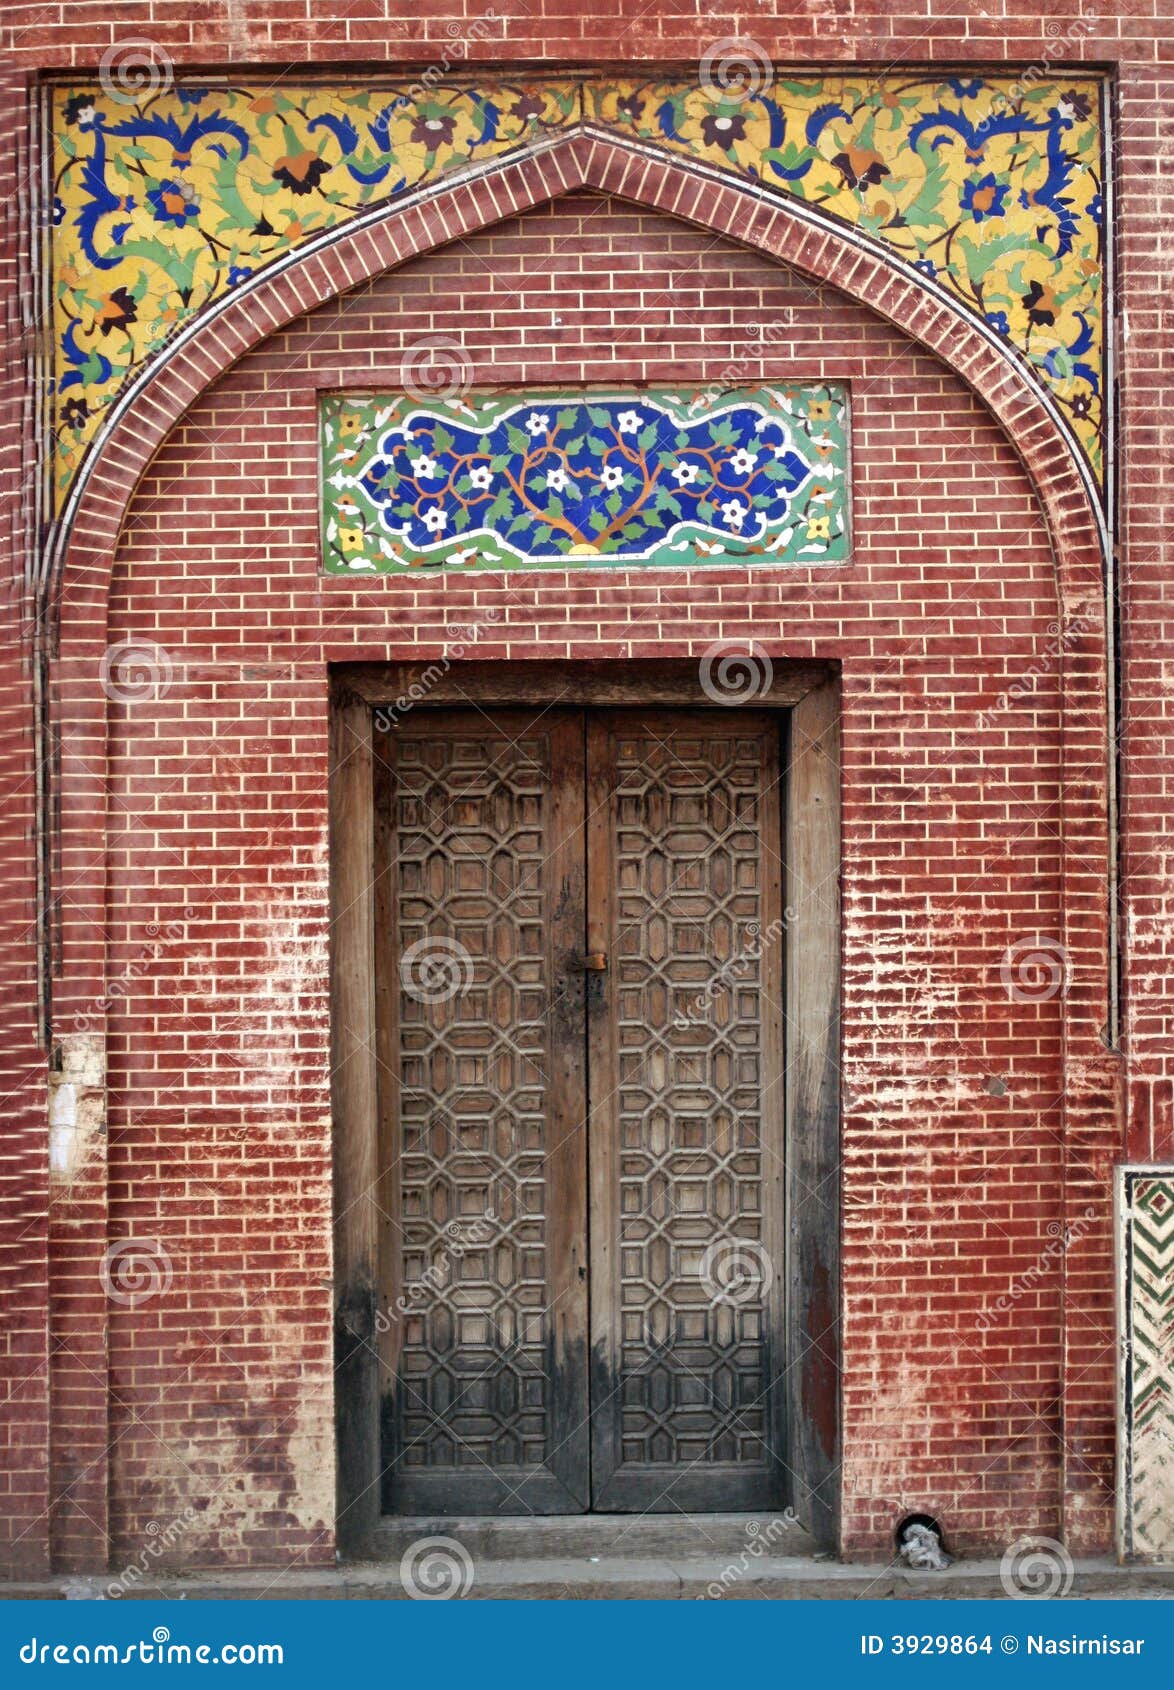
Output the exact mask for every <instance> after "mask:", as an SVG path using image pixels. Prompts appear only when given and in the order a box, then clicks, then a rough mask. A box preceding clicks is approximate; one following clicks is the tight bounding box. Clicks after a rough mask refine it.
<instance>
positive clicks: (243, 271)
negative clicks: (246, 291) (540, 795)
mask: <svg viewBox="0 0 1174 1690" xmlns="http://www.w3.org/2000/svg"><path fill="white" fill-rule="evenodd" d="M252 273H253V272H252V271H251V270H250V269H249V266H248V265H247V264H234V265H233V266H232V269H231V270H230V271H229V272H228V285H229V287H230V288H239V287H240V285H241V283H242V282H247V281H248V279H249V277H250V276H251V275H252Z"/></svg>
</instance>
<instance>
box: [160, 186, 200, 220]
mask: <svg viewBox="0 0 1174 1690" xmlns="http://www.w3.org/2000/svg"><path fill="white" fill-rule="evenodd" d="M147 198H148V199H149V200H150V202H151V204H152V206H153V207H154V209H155V221H156V223H171V224H174V226H175V227H176V228H177V229H182V228H184V227H185V226H186V225H187V224H188V223H190V222H191V220H192V218H193V217H197V216H198V215H199V211H200V206H199V201H198V200H197V199H196V196H195V195H194V194H193V193H191V192H190V191H189V192H188V193H185V192H184V191H183V189H182V188H181V187H180V184H179V183H178V182H160V184H159V186H158V187H157V188H150V189H148V191H147Z"/></svg>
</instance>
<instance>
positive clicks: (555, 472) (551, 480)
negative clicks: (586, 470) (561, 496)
mask: <svg viewBox="0 0 1174 1690" xmlns="http://www.w3.org/2000/svg"><path fill="white" fill-rule="evenodd" d="M566 486H567V472H566V470H565V469H564V468H563V466H562V464H555V466H554V468H553V469H548V470H547V472H546V490H547V492H548V493H563V492H565V491H566Z"/></svg>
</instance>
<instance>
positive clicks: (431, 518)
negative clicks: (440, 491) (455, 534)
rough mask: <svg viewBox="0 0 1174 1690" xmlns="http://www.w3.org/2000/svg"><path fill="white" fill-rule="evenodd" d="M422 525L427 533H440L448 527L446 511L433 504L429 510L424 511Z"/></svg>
mask: <svg viewBox="0 0 1174 1690" xmlns="http://www.w3.org/2000/svg"><path fill="white" fill-rule="evenodd" d="M424 526H425V528H426V529H427V530H428V532H429V534H442V533H443V532H444V530H445V529H446V528H447V527H448V512H447V511H443V510H441V508H440V506H439V505H433V507H432V509H431V510H430V511H425V512H424Z"/></svg>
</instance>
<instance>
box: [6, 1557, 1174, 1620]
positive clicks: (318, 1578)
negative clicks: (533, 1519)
mask: <svg viewBox="0 0 1174 1690" xmlns="http://www.w3.org/2000/svg"><path fill="white" fill-rule="evenodd" d="M109 1583H110V1578H109V1575H106V1576H99V1575H95V1576H92V1577H90V1578H79V1577H77V1576H73V1577H69V1578H55V1579H46V1580H43V1581H41V1582H39V1583H35V1584H34V1583H31V1582H24V1583H21V1584H17V1585H8V1586H5V1585H0V1601H2V1600H4V1599H5V1598H11V1597H20V1598H23V1599H25V1600H28V1599H30V1598H31V1599H40V1600H47V1601H54V1600H56V1601H60V1600H62V1599H63V1598H65V1599H68V1598H73V1599H93V1598H95V1597H98V1598H100V1597H102V1596H103V1595H104V1594H105V1593H106V1590H107V1588H108V1585H109ZM458 1592H460V1593H461V1594H462V1595H463V1596H464V1597H465V1598H466V1599H468V1600H472V1601H478V1600H480V1601H640V1600H644V1601H649V1600H651V1601H670V1602H674V1601H692V1600H697V1599H702V1598H704V1599H709V1600H721V1601H732V1602H737V1601H758V1602H762V1601H774V1602H787V1601H813V1600H814V1601H819V1600H831V1601H853V1600H862V1599H876V1600H885V1599H889V1600H896V1601H934V1600H960V1599H961V1600H989V1599H992V1598H993V1599H996V1600H998V1599H1000V1598H1003V1597H1005V1596H1006V1595H1007V1591H1006V1590H1005V1588H1004V1586H1003V1583H1002V1578H1001V1570H1000V1563H999V1562H998V1561H995V1560H989V1561H979V1560H975V1561H958V1562H955V1564H954V1565H953V1566H952V1567H950V1568H948V1569H947V1570H946V1571H945V1572H941V1573H926V1572H910V1571H908V1570H906V1569H905V1568H902V1567H900V1566H894V1565H892V1564H888V1565H886V1564H884V1563H878V1564H877V1565H875V1566H871V1565H870V1566H857V1565H844V1564H842V1563H839V1562H835V1561H817V1560H814V1559H813V1558H811V1557H790V1556H773V1557H770V1558H764V1559H763V1560H762V1561H755V1562H754V1563H753V1564H752V1565H751V1566H750V1567H748V1568H746V1569H743V1568H742V1566H741V1562H740V1561H739V1562H738V1563H736V1564H735V1563H734V1562H732V1561H730V1560H728V1559H725V1558H722V1557H702V1556H683V1557H680V1558H669V1557H666V1558H663V1559H659V1558H654V1557H651V1556H647V1557H641V1556H634V1557H630V1558H627V1559H624V1558H616V1557H613V1556H604V1557H601V1558H600V1559H599V1560H598V1561H590V1560H588V1561H583V1560H557V1559H553V1558H552V1559H549V1560H530V1559H526V1558H522V1557H518V1558H514V1559H510V1560H498V1561H493V1560H489V1561H483V1562H480V1563H477V1562H474V1563H473V1571H472V1577H471V1581H470V1580H469V1579H468V1577H467V1576H466V1577H464V1578H463V1579H462V1578H461V1577H460V1569H459V1567H458V1568H457V1582H456V1583H455V1585H454V1586H453V1591H452V1593H453V1595H454V1596H456V1595H457V1593H458ZM438 1593H439V1592H438ZM1089 1597H1108V1598H1119V1599H1123V1600H1124V1599H1128V1600H1132V1601H1135V1600H1138V1599H1139V1598H1140V1599H1143V1600H1167V1601H1168V1600H1170V1598H1171V1597H1174V1567H1139V1566H1127V1567H1123V1566H1119V1565H1118V1564H1117V1563H1116V1562H1113V1561H1110V1560H1107V1559H1106V1560H1095V1561H1093V1560H1089V1561H1078V1562H1076V1564H1075V1567H1074V1570H1073V1577H1072V1582H1071V1584H1070V1586H1069V1587H1068V1588H1067V1589H1066V1590H1063V1591H1057V1592H1056V1599H1057V1600H1063V1599H1068V1600H1076V1601H1083V1600H1087V1599H1088V1598H1089ZM178 1598H189V1599H192V1600H198V1601H256V1600H259V1599H263V1598H272V1599H285V1600H295V1601H296V1600H301V1601H328V1602H329V1601H336V1602H338V1601H341V1602H345V1601H365V1602H380V1601H394V1602H400V1601H407V1600H409V1595H408V1592H407V1591H406V1590H405V1588H404V1584H403V1581H402V1580H401V1577H400V1570H399V1567H398V1566H391V1565H389V1564H388V1563H386V1562H364V1563H351V1564H349V1565H343V1566H339V1567H333V1568H321V1569H313V1568H292V1569H291V1568H282V1567H274V1568H271V1569H268V1570H264V1569H257V1570H255V1571H239V1570H237V1571H224V1572H209V1571H204V1570H201V1571H199V1572H192V1573H159V1574H157V1575H155V1576H154V1577H153V1578H150V1579H143V1581H142V1582H141V1583H140V1584H137V1585H135V1586H134V1587H133V1588H132V1589H129V1590H127V1591H126V1592H125V1594H124V1595H123V1598H122V1599H123V1600H124V1601H133V1600H142V1601H159V1600H176V1599H178ZM895 1623H897V1622H895Z"/></svg>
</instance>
